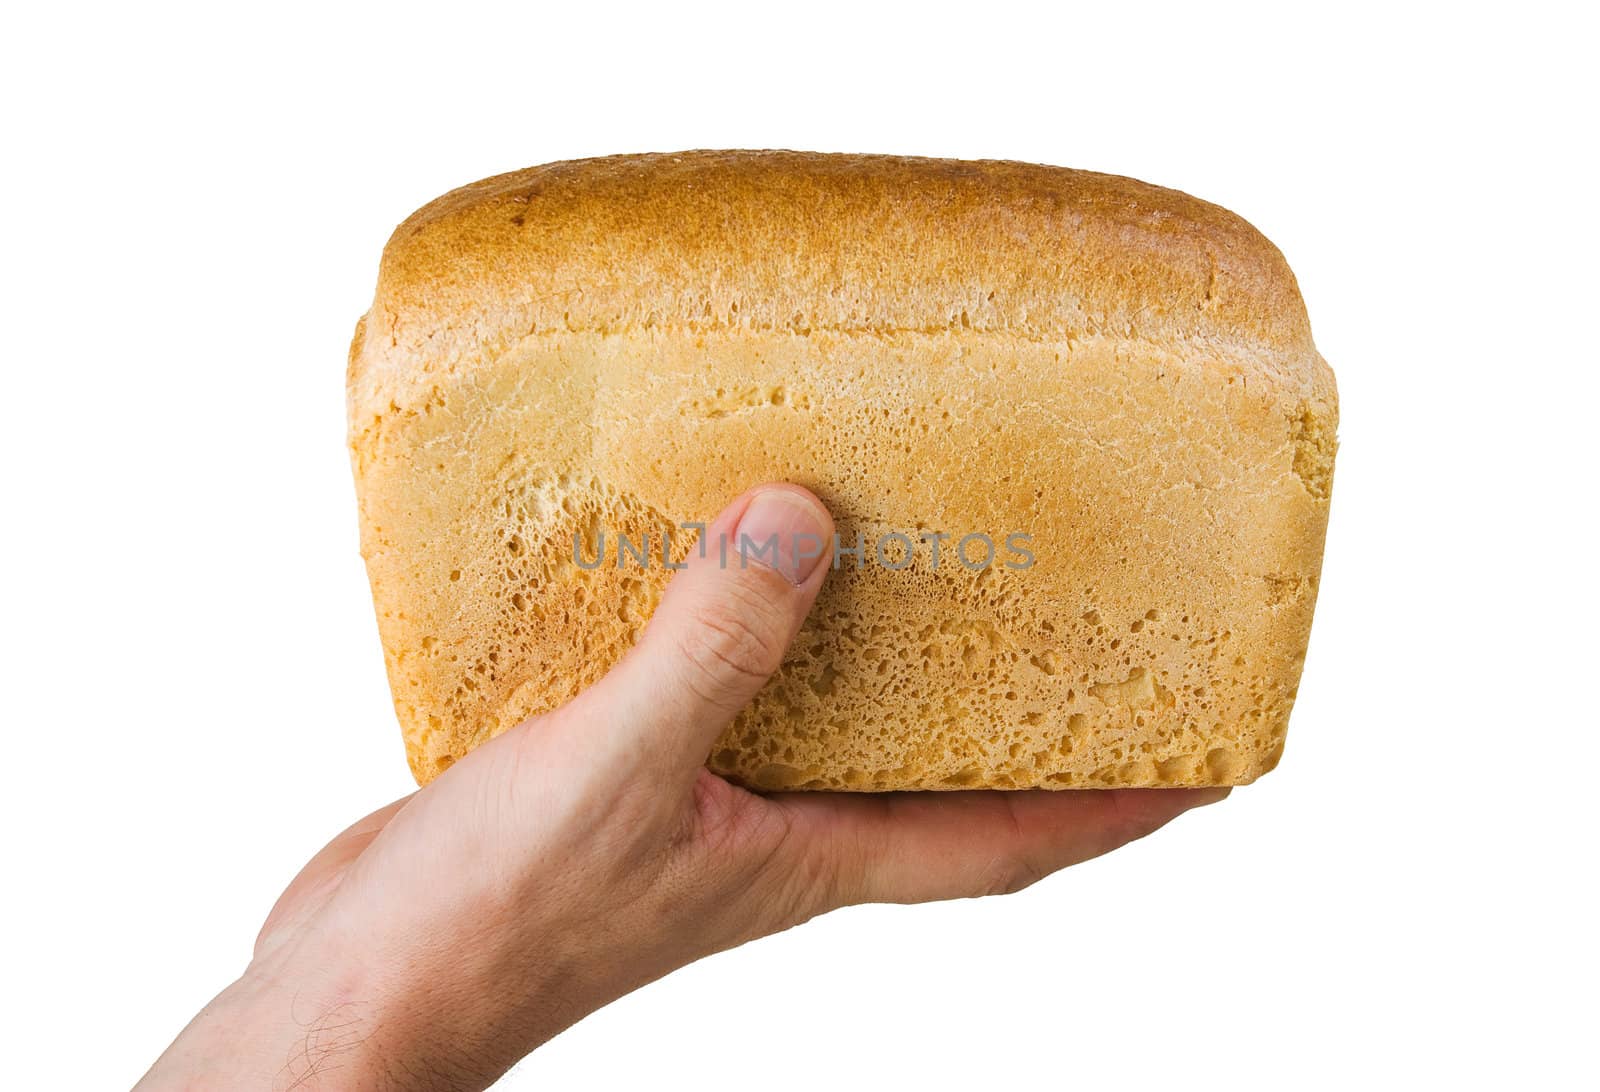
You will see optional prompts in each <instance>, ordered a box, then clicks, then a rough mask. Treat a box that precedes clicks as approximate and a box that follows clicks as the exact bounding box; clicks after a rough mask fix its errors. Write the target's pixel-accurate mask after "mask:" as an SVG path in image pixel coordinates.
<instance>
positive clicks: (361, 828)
mask: <svg viewBox="0 0 1600 1092" xmlns="http://www.w3.org/2000/svg"><path fill="white" fill-rule="evenodd" d="M415 795H416V793H410V794H408V795H406V796H402V797H401V798H400V799H399V800H396V801H395V802H394V803H392V804H386V805H385V806H383V807H381V808H379V809H378V810H377V811H375V812H373V813H372V814H371V815H367V816H365V817H363V818H361V819H357V820H356V821H355V822H354V823H351V824H350V825H349V826H348V827H346V828H345V829H344V830H342V831H340V832H339V833H338V834H337V835H335V836H334V838H333V840H332V841H330V842H329V843H328V844H327V845H325V846H323V847H322V848H321V849H320V850H318V851H317V854H316V856H314V857H312V858H311V860H309V861H307V862H306V863H305V867H303V868H301V869H300V871H299V873H298V874H297V875H296V876H295V878H294V879H292V880H290V881H289V886H288V887H286V888H284V889H283V894H281V895H279V896H278V901H277V902H276V903H274V904H273V906H272V911H271V912H270V913H269V914H267V920H266V921H265V922H263V923H262V925H261V931H260V932H259V933H258V934H257V935H256V954H257V955H260V954H261V952H262V950H263V948H264V947H265V946H266V942H267V941H268V940H269V938H270V937H271V935H272V934H273V933H274V932H275V931H276V930H277V929H278V928H279V927H281V926H282V925H284V924H286V923H287V922H289V921H291V920H294V919H296V918H299V917H301V916H303V913H304V912H305V911H307V910H309V909H314V908H315V907H317V906H320V905H321V904H322V902H323V900H324V899H326V898H327V895H328V893H329V892H330V891H332V890H333V889H334V887H336V886H338V882H339V880H340V878H341V877H342V876H343V875H344V870H345V869H346V868H348V867H349V866H350V862H351V861H354V860H355V859H356V858H357V857H359V856H361V853H362V851H363V850H365V849H366V848H367V846H369V845H371V844H372V840H373V839H374V838H376V837H377V836H378V834H379V833H380V832H382V830H383V828H384V827H386V826H388V825H389V820H391V819H393V818H394V817H395V816H396V815H398V814H399V812H400V809H401V808H403V807H405V805H406V803H407V802H408V801H410V799H411V797H413V796H415Z"/></svg>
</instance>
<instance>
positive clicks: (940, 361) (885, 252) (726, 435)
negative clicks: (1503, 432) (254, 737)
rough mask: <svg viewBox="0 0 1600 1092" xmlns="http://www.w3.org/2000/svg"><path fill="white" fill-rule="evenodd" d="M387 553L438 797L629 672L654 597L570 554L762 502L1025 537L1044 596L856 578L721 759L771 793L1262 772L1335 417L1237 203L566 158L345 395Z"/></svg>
mask: <svg viewBox="0 0 1600 1092" xmlns="http://www.w3.org/2000/svg"><path fill="white" fill-rule="evenodd" d="M349 378H350V413H351V420H350V424H351V439H352V449H353V456H354V461H355V467H356V474H357V482H358V487H359V490H360V493H361V502H362V532H363V551H364V553H365V555H366V557H367V560H368V566H369V572H370V573H371V576H372V580H373V588H374V599H375V602H376V604H377V607H378V611H379V617H380V625H381V627H382V631H383V636H384V643H385V649H386V653H387V655H388V660H389V668H390V676H391V681H392V682H393V684H394V689H395V698H396V708H397V710H398V712H399V714H400V718H401V721H402V724H403V725H404V727H405V730H406V736H407V742H408V753H409V754H410V756H411V759H412V764H413V768H414V769H415V770H416V772H417V774H418V777H419V779H422V780H426V779H427V778H428V777H431V776H432V775H433V774H434V773H436V772H437V771H438V770H439V769H440V768H442V765H443V764H447V763H448V761H450V760H451V759H452V758H453V757H457V756H459V754H460V753H462V752H463V751H464V750H465V749H466V748H467V747H469V746H471V745H472V744H473V743H474V742H476V741H478V740H480V739H482V738H486V737H487V736H488V735H490V734H492V733H494V732H496V731H499V730H503V729H504V728H506V727H508V726H509V725H510V724H512V723H515V722H516V721H517V720H519V719H521V718H522V717H523V716H525V715H527V714H528V713H530V712H535V711H538V710H541V709H545V708H550V707H552V706H553V705H555V704H558V703H559V702H560V701H561V700H563V699H564V698H565V697H566V696H568V695H569V694H570V693H571V692H572V691H573V690H574V689H575V688H576V687H577V686H579V685H581V684H582V683H583V682H585V681H587V680H588V679H590V678H592V677H593V676H594V675H595V674H597V673H598V672H599V671H601V670H603V669H604V667H605V666H606V665H607V664H609V663H610V662H611V661H612V660H614V659H615V657H616V656H617V655H619V654H620V652H621V650H622V649H624V648H626V647H627V644H628V643H629V642H630V641H631V640H632V636H633V634H634V633H635V632H636V631H637V628H638V626H639V625H640V624H641V623H642V620H643V619H644V618H645V617H647V616H648V613H649V610H650V609H651V608H652V607H653V604H654V597H655V596H656V595H657V594H659V590H660V584H661V582H662V581H663V579H664V576H665V572H664V571H663V570H661V569H659V568H657V569H655V570H652V571H648V572H644V573H639V572H632V573H629V572H615V571H609V570H606V571H600V572H596V573H584V572H581V571H580V570H578V569H577V568H576V567H575V566H573V565H572V563H571V560H570V556H568V555H569V553H570V541H571V534H572V532H573V530H574V529H578V530H582V529H584V528H590V529H593V528H596V527H604V528H605V529H607V530H608V531H612V532H615V531H619V530H623V531H631V532H634V533H635V534H637V533H638V532H639V531H641V530H643V529H646V528H657V527H660V526H663V525H665V524H668V523H671V522H676V521H681V520H697V519H704V518H706V517H709V516H710V515H712V514H714V513H715V511H716V509H717V508H718V507H720V504H721V503H722V502H723V501H725V500H726V499H728V498H730V497H732V496H733V495H735V494H736V493H738V492H739V491H740V490H742V489H744V488H746V487H748V486H749V485H752V484H755V483H756V482H758V481H762V480H771V479H787V480H794V481H799V482H801V483H802V484H805V485H808V486H810V487H811V488H813V489H815V490H816V491H817V492H818V493H819V494H820V495H821V496H822V497H823V499H824V500H825V501H827V502H828V503H829V505H830V507H831V508H832V510H833V511H834V514H835V516H836V518H837V519H838V521H839V523H840V527H841V531H842V532H844V533H846V534H847V535H853V534H854V533H855V532H856V531H857V530H861V531H863V532H864V533H868V534H869V536H870V534H871V532H872V531H873V530H877V531H879V532H881V531H884V530H905V531H911V530H915V529H920V528H923V527H927V528H933V529H946V530H957V531H965V530H981V531H985V532H1009V531H1011V530H1022V531H1027V532H1029V533H1032V534H1033V535H1034V536H1035V538H1034V541H1035V548H1036V550H1037V551H1038V552H1039V554H1040V556H1041V558H1042V559H1045V558H1047V560H1041V562H1040V564H1039V565H1038V566H1036V568H1035V569H1033V570H1030V571H1028V572H1027V573H1024V574H1007V573H994V574H991V575H990V576H989V577H985V578H974V577H973V574H970V573H964V572H959V571H958V572H950V571H948V570H947V571H945V572H943V573H937V572H933V571H929V570H927V569H926V567H925V564H924V563H923V562H921V561H919V563H918V564H917V565H913V566H912V567H911V568H910V569H908V570H905V571H903V572H898V573H896V572H890V571H886V570H877V571H873V570H870V569H869V570H863V571H861V572H857V573H850V572H842V573H839V574H836V575H835V577H834V578H832V579H831V580H830V586H829V588H828V589H827V590H825V592H824V595H823V598H822V600H821V602H820V603H819V606H818V609H817V611H816V613H815V614H814V615H813V619H812V621H811V622H809V623H808V625H807V629H806V630H805V631H804V632H803V633H802V636H801V639H800V640H799V641H797V643H796V650H795V652H794V653H793V654H792V656H791V659H790V661H789V662H786V664H785V666H784V670H783V671H782V672H781V673H780V676H779V678H778V679H777V680H775V682H774V683H773V685H772V686H770V687H768V689H767V690H766V691H764V692H763V695H762V696H761V698H759V699H758V700H757V702H756V704H755V706H754V707H752V710H751V711H750V712H749V713H747V714H746V715H745V716H744V717H742V718H741V720H740V722H739V724H737V725H736V726H735V729H734V731H732V732H730V734H729V737H728V738H727V739H725V740H724V741H723V743H722V744H721V745H719V747H718V748H717V750H716V751H715V752H714V753H713V755H712V764H713V766H714V768H717V769H719V770H722V771H723V772H727V773H729V774H731V775H734V776H737V777H740V778H741V779H743V780H745V781H748V782H751V783H753V784H757V785H762V786H765V787H844V788H863V789H869V788H905V787H961V786H970V785H1018V786H1020V785H1047V786H1069V785H1116V784H1201V783H1237V782H1242V781H1247V780H1249V779H1251V778H1252V777H1254V776H1255V775H1257V774H1258V773H1260V772H1262V771H1263V770H1265V769H1269V768H1271V765H1272V764H1273V763H1274V762H1276V759H1277V754H1278V750H1279V748H1280V747H1281V743H1282V732H1283V726H1284V723H1285V722H1286V719H1287V715H1288V709H1289V706H1290V704H1292V700H1293V694H1294V687H1295V684H1296V682H1297V680H1298V676H1299V665H1300V659H1301V657H1302V656H1303V654H1304V650H1305V644H1306V637H1307V633H1308V631H1309V626H1310V617H1311V606H1312V603H1313V602H1314V598H1315V588H1316V580H1317V574H1318V570H1319V568H1320V562H1321V546H1322V535H1323V530H1324V528H1325V523H1326V515H1327V501H1328V484H1329V481H1330V479H1331V471H1332V455H1333V445H1334V439H1333V435H1334V429H1335V427H1336V423H1337V403H1336V395H1335V393H1334V389H1333V382H1332V375H1331V373H1330V372H1328V370H1327V368H1326V366H1325V365H1324V364H1323V363H1322V361H1321V359H1320V358H1319V357H1318V356H1317V355H1316V351H1315V348H1314V347H1313V346H1312V343H1311V339H1310V332H1309V327H1308V324H1307V321H1306V316H1305V310H1304V307H1303V305H1302V304H1301V302H1300V298H1299V293H1298V289H1297V288H1296V285H1295V282H1294V278H1293V275H1292V274H1291V273H1290V271H1289V269H1288V267H1287V265H1286V264H1285V263H1284V261H1283V258H1282V256H1281V255H1280V254H1279V253H1278V251H1277V250H1276V249H1275V248H1274V247H1273V246H1272V245H1271V244H1270V243H1269V242H1267V241H1266V240H1265V239H1263V238H1262V237H1261V236H1260V235H1259V234H1258V233H1257V232H1255V230H1254V229H1253V228H1251V227H1250V226H1249V225H1248V224H1246V223H1245V222H1244V221H1243V220H1241V219H1239V218H1238V217H1236V216H1234V215H1233V214H1231V213H1229V212H1227V211H1225V210H1222V209H1219V208H1217V207H1215V206H1212V205H1208V204H1206V203H1204V202H1201V201H1198V200H1196V199H1194V198H1191V197H1188V196H1186V195H1184V194H1181V193H1177V192H1175V191H1171V190H1164V189H1160V188H1157V187H1154V186H1149V185H1146V184H1144V183H1141V182H1135V181H1132V180H1130V179H1124V178H1116V177H1113V176H1107V175H1097V174H1089V173H1085V172H1079V171H1068V170H1063V169H1059V168H1051V167H1039V166H1032V165H1027V164H1017V163H999V162H981V163H963V162H954V161H945V160H918V159H904V158H894V157H876V156H820V155H808V154H802V153H793V152H689V153H682V154H678V155H657V156H623V157H614V158H610V159H602V160H588V161H580V162H571V163H556V164H550V165H547V166H544V167H538V168H533V169H531V170H527V171H520V172H516V173H514V174H509V175H502V176H500V177H498V178H492V179H488V180H485V181H483V182H479V183H476V184H474V185H472V186H468V187H465V188H463V189H461V190H457V191H455V192H453V193H451V194H448V195H446V196H445V197H442V198H440V199H439V200H437V201H435V202H433V203H432V204H430V205H428V206H427V207H426V208H424V209H422V210H421V211H419V212H418V213H416V214H415V215H413V216H412V217H411V218H410V219H408V220H407V221H406V222H405V223H404V224H402V225H401V227H400V228H399V229H397V231H396V232H395V235H394V237H393V238H392V239H391V241H390V243H389V245H388V247H387V248H386V250H385V253H384V261H383V266H382V270H381V272H380V276H379V284H378V291H377V296H376V299H375V301H374V305H373V308H372V310H371V311H370V312H369V313H368V315H367V316H366V318H365V319H364V321H363V324H362V325H361V326H360V327H358V329H357V333H356V338H355V342H354V344H353V345H352V350H351V365H350V376H349Z"/></svg>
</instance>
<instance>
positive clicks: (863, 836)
mask: <svg viewBox="0 0 1600 1092" xmlns="http://www.w3.org/2000/svg"><path fill="white" fill-rule="evenodd" d="M1228 791H1229V790H1228V789H1227V788H1226V787H1220V788H1203V789H1068V790H1043V789H1030V790H1021V791H993V790H987V791H984V790H980V791H966V792H908V793H883V794H853V793H832V794H829V793H819V794H815V795H812V794H798V793H797V794H793V795H789V796H784V797H778V798H775V799H774V803H775V804H777V805H778V806H779V807H782V808H784V809H785V810H786V811H787V812H788V813H789V816H790V818H791V820H792V822H793V824H794V829H795V831H796V833H798V834H799V835H800V836H801V842H802V846H803V849H802V852H805V853H810V854H815V855H817V858H818V859H817V860H816V861H815V862H814V863H815V864H816V866H817V868H818V869H819V871H820V872H821V873H822V874H824V875H827V876H829V877H831V878H832V879H833V881H834V883H835V885H836V888H837V890H836V891H835V893H834V901H835V903H836V904H837V905H840V906H844V905H849V904H852V903H858V902H930V901H933V900H937V899H951V898H965V897H971V896H977V895H996V894H1006V893H1010V892H1013V891H1020V890H1021V889H1022V888H1024V887H1027V886H1028V885H1029V884H1031V883H1033V882H1035V881H1036V880H1039V879H1042V878H1043V877H1045V876H1048V875H1049V874H1050V873H1052V872H1056V871H1059V870H1060V869H1063V868H1066V867H1067V866H1069V865H1074V864H1077V863H1079V862H1081V861H1087V860H1089V859H1090V858H1092V857H1098V856H1100V855H1101V854H1103V853H1109V852H1110V851H1111V850H1113V849H1116V848H1117V847H1118V846H1122V845H1126V844H1127V843H1128V842H1131V841H1134V840H1135V839H1137V838H1142V837H1144V836H1145V835H1147V834H1150V833H1152V832H1153V831H1155V830H1158V829H1160V828H1161V827H1162V826H1165V825H1166V824H1167V823H1168V822H1170V821H1172V820H1173V819H1175V818H1177V817H1178V816H1179V815H1181V814H1183V813H1184V812H1186V811H1188V810H1189V809H1190V808H1196V807H1201V806H1203V805H1205V804H1211V803H1214V802H1216V801H1218V800H1221V799H1222V798H1223V797H1225V796H1227V795H1228Z"/></svg>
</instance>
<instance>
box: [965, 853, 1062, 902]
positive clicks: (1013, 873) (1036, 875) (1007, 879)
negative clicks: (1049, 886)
mask: <svg viewBox="0 0 1600 1092" xmlns="http://www.w3.org/2000/svg"><path fill="white" fill-rule="evenodd" d="M1046 875H1048V870H1046V869H1043V868H1040V867H1039V866H1038V865H1036V864H1034V863H1033V862H1032V861H1030V860H1028V859H1027V858H1026V857H1013V858H1002V859H1000V860H997V861H996V862H995V863H994V864H993V865H992V866H991V867H990V868H989V870H988V871H987V873H986V874H985V875H984V877H983V879H982V881H981V883H980V884H979V889H978V894H979V895H980V896H989V895H1015V894H1016V893H1017V892H1019V891H1023V890H1026V889H1027V888H1029V887H1032V886H1033V885H1034V884H1036V883H1038V882H1039V881H1040V880H1042V879H1044V878H1045V876H1046Z"/></svg>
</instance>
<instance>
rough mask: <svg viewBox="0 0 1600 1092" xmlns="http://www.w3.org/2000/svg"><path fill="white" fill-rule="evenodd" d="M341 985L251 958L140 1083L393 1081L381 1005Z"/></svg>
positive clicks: (318, 1088)
mask: <svg viewBox="0 0 1600 1092" xmlns="http://www.w3.org/2000/svg"><path fill="white" fill-rule="evenodd" d="M328 969H329V968H324V969H323V970H324V972H325V971H326V970H328ZM336 983H337V979H336V978H330V977H329V976H328V975H327V974H326V973H321V974H316V975H312V976H309V977H308V976H306V975H297V976H290V975H288V974H284V973H280V971H279V970H278V969H277V968H274V967H272V966H270V965H263V964H261V963H252V964H251V965H250V967H248V968H247V969H246V971H245V973H244V974H243V975H241V976H240V977H239V978H238V979H237V980H236V981H234V982H233V983H232V984H230V985H229V986H228V987H227V988H226V989H224V990H223V991H222V992H221V993H219V994H218V995H217V996H216V997H215V998H213V999H212V1000H211V1002H210V1003H209V1004H207V1005H206V1006H205V1007H204V1008H203V1009H201V1010H200V1012H199V1014H197V1015H196V1016H195V1018H194V1019H193V1020H192V1021H191V1022H190V1023H189V1026H188V1027H186V1028H184V1029H183V1031H182V1033H181V1034H179V1036H178V1038H177V1039H176V1040H175V1041H174V1042H173V1044H172V1045H171V1046H170V1047H169V1048H168V1049H167V1051H166V1053H164V1054H163V1055H162V1056H161V1058H160V1059H158V1060H157V1062H156V1064H155V1065H154V1066H153V1067H152V1068H151V1070H150V1072H149V1073H148V1074H146V1076H145V1078H144V1080H143V1081H142V1082H141V1083H140V1085H139V1088H140V1089H141V1090H145V1089H149V1090H156V1089H160V1090H163V1092H165V1090H168V1089H212V1088H223V1087H226V1088H270V1089H279V1088H295V1089H303V1090H306V1092H342V1090H345V1089H355V1088H361V1089H371V1088H389V1087H392V1086H393V1085H394V1082H392V1081H390V1080H388V1079H387V1078H386V1076H385V1070H384V1062H383V1059H382V1058H381V1057H380V1056H379V1055H378V1053H377V1051H376V1044H375V1042H374V1039H375V1035H374V1033H375V1031H376V1029H377V1028H378V1027H379V1026H380V1025H381V1017H380V1015H379V1014H378V1012H377V1010H376V1007H375V1006H373V1005H371V1004H369V1003H367V1002H364V1001H360V1000H357V998H358V997H359V996H360V995H359V993H358V992H357V991H354V990H341V989H340V988H338V986H337V984H336ZM351 984H352V985H353V984H354V983H353V982H352V983H351ZM401 1087H403V1086H401Z"/></svg>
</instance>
